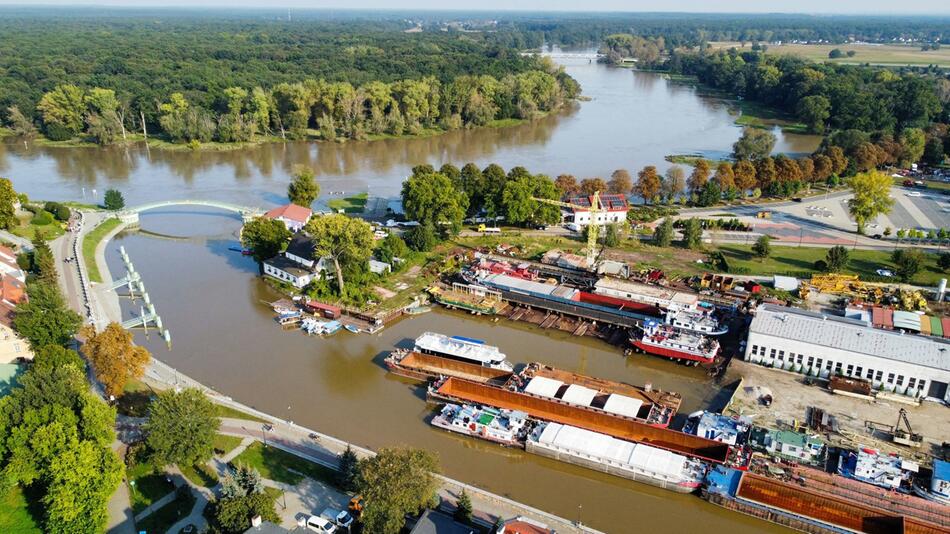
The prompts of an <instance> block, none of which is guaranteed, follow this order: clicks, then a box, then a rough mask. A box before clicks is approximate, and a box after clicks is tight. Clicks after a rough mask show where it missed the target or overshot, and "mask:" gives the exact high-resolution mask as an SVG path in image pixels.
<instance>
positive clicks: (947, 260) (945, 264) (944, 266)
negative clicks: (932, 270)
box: [937, 252, 950, 272]
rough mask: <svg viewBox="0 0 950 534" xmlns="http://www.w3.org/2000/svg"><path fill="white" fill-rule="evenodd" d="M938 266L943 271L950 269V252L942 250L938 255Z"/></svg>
mask: <svg viewBox="0 0 950 534" xmlns="http://www.w3.org/2000/svg"><path fill="white" fill-rule="evenodd" d="M937 267H939V268H940V270H941V271H943V272H947V271H950V252H941V253H940V255H939V256H937Z"/></svg>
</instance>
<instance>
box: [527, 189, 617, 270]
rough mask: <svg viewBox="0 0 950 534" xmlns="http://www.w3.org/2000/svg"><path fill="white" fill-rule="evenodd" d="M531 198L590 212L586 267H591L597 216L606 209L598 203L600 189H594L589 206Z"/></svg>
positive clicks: (597, 221)
mask: <svg viewBox="0 0 950 534" xmlns="http://www.w3.org/2000/svg"><path fill="white" fill-rule="evenodd" d="M531 198H532V199H533V200H535V201H536V202H543V203H545V204H551V205H553V206H558V207H561V208H568V209H571V210H574V212H575V213H576V212H578V211H589V212H590V225H589V226H590V229H589V230H588V231H587V267H588V268H590V269H593V268H594V263H595V262H596V261H597V235H598V234H599V233H600V222H599V217H598V216H599V215H600V214H602V213H606V211H607V210H605V209H604V206H603V204H601V203H600V191H594V194H593V195H592V196H591V198H590V206H581V205H579V204H572V203H570V202H562V201H560V200H551V199H550V198H538V197H531Z"/></svg>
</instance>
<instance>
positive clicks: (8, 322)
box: [0, 301, 14, 328]
mask: <svg viewBox="0 0 950 534" xmlns="http://www.w3.org/2000/svg"><path fill="white" fill-rule="evenodd" d="M13 309H14V308H13V306H11V305H10V304H9V303H7V302H3V301H0V324H2V325H4V326H6V327H9V328H13V315H14V313H13Z"/></svg>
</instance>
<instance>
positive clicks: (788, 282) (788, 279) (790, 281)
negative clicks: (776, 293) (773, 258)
mask: <svg viewBox="0 0 950 534" xmlns="http://www.w3.org/2000/svg"><path fill="white" fill-rule="evenodd" d="M772 285H773V286H774V287H775V289H782V290H784V291H795V290H796V289H798V278H795V277H792V276H780V275H775V276H773V277H772Z"/></svg>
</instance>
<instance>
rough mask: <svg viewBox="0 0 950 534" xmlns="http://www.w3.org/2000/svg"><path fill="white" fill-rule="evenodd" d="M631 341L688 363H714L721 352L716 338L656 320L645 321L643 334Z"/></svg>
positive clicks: (656, 352) (659, 354)
mask: <svg viewBox="0 0 950 534" xmlns="http://www.w3.org/2000/svg"><path fill="white" fill-rule="evenodd" d="M630 343H631V344H632V345H633V346H634V347H636V348H638V349H640V350H642V351H643V352H646V353H648V354H653V355H656V356H662V357H664V358H669V359H671V360H675V361H683V362H686V363H687V365H697V364H700V363H707V364H708V363H713V362H714V361H715V360H716V356H717V355H718V354H719V342H718V341H716V340H715V339H712V338H708V337H706V336H702V335H699V334H695V333H692V332H686V331H683V330H677V329H676V328H673V327H671V326H668V325H663V324H660V323H658V322H656V321H647V322H646V323H644V326H643V335H642V336H641V337H639V338H637V337H634V338H631V339H630Z"/></svg>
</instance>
